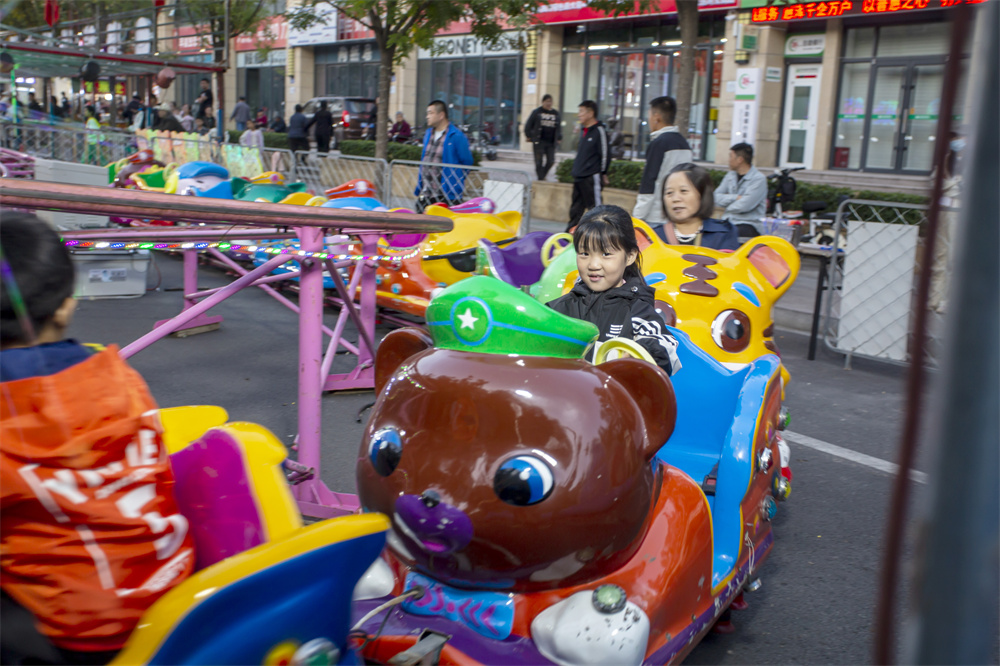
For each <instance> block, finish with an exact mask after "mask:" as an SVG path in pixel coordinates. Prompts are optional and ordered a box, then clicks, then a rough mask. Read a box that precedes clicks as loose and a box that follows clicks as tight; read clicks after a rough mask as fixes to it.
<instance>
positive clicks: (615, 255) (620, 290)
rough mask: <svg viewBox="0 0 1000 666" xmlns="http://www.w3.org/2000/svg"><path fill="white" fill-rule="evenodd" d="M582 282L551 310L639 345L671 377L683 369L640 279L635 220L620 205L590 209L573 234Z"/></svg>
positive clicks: (602, 333) (648, 289)
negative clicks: (633, 222) (587, 322)
mask: <svg viewBox="0 0 1000 666" xmlns="http://www.w3.org/2000/svg"><path fill="white" fill-rule="evenodd" d="M573 247H574V248H575V249H576V267H577V270H579V272H580V279H579V280H578V281H577V283H576V285H574V286H573V289H572V291H570V292H569V293H568V294H566V295H564V296H561V297H559V298H557V299H555V300H554V301H551V302H550V303H549V304H548V305H549V307H551V308H552V309H554V310H555V311H556V312H561V313H562V314H564V315H568V316H570V317H575V318H576V319H583V320H585V321H589V322H591V323H592V324H594V325H596V326H597V328H598V330H599V331H600V337H599V338H598V342H603V341H605V340H608V339H610V338H616V337H617V338H628V339H630V340H635V341H636V342H637V343H638V344H640V345H642V347H643V348H644V349H645V350H646V351H648V352H649V354H650V355H651V356H652V357H653V359H654V360H655V361H656V364H657V365H659V366H660V367H661V368H663V370H665V371H666V373H667V374H668V375H672V374H673V373H675V372H676V371H677V370H679V369H680V367H681V363H680V360H679V359H678V358H677V340H676V339H674V337H673V336H672V335H670V333H669V332H667V330H666V328H665V327H664V324H663V320H662V319H661V318H660V316H659V315H658V314H657V313H656V309H655V308H654V304H653V303H654V299H653V295H654V293H655V291H654V290H653V288H652V287H650V286H649V285H647V284H646V280H645V279H644V278H643V277H642V265H641V264H642V258H641V257H640V255H639V246H638V244H637V243H636V240H635V229H634V227H633V226H632V216H631V215H629V214H628V211H626V210H625V209H623V208H619V207H618V206H597V207H595V208H593V209H591V210H590V211H589V212H588V213H587V214H586V215H584V216H583V219H581V220H580V224H579V225H577V227H576V231H575V232H574V233H573Z"/></svg>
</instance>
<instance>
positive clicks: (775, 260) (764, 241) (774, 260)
mask: <svg viewBox="0 0 1000 666" xmlns="http://www.w3.org/2000/svg"><path fill="white" fill-rule="evenodd" d="M736 254H737V255H743V256H745V257H746V260H747V261H748V262H749V263H750V265H751V266H753V268H754V271H755V272H757V273H758V274H759V275H760V276H761V277H763V278H764V280H765V281H766V282H767V284H768V285H770V287H771V288H772V289H773V290H774V292H773V293H774V298H775V299H777V298H779V297H781V295H782V294H784V293H785V292H786V291H788V288H789V287H791V286H792V283H793V282H795V278H796V277H797V276H798V274H799V266H800V265H801V260H800V258H799V253H798V252H797V251H796V249H795V248H794V247H793V246H792V244H791V243H789V242H788V241H786V240H785V239H784V238H778V237H777V236H757V237H756V238H753V239H751V240H749V241H747V242H746V243H744V244H743V246H742V247H740V249H739V250H737V251H736Z"/></svg>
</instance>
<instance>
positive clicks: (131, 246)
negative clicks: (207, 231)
mask: <svg viewBox="0 0 1000 666" xmlns="http://www.w3.org/2000/svg"><path fill="white" fill-rule="evenodd" d="M64 243H65V244H66V247H68V248H73V249H74V250H211V249H215V250H222V251H225V250H236V251H238V252H248V253H249V252H264V253H266V254H290V255H293V256H296V257H305V258H307V259H308V258H311V257H315V258H317V259H333V260H334V261H348V260H350V261H402V260H404V259H410V258H411V257H415V256H417V254H419V253H420V248H413V249H412V250H411V251H410V252H408V253H405V254H375V255H358V254H333V253H331V252H307V251H306V250H296V249H294V248H291V247H268V246H265V245H240V244H237V243H225V242H212V243H208V242H197V243H192V242H188V243H148V242H146V243H125V242H109V241H77V240H68V241H64Z"/></svg>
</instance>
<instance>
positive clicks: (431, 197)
mask: <svg viewBox="0 0 1000 666" xmlns="http://www.w3.org/2000/svg"><path fill="white" fill-rule="evenodd" d="M420 161H421V162H424V165H423V166H421V167H420V175H419V176H417V188H416V189H415V190H414V191H413V194H414V195H416V197H417V204H416V206H417V212H418V213H422V212H423V211H424V208H426V207H427V206H430V205H432V204H435V203H446V204H448V205H452V204H457V203H459V202H460V201H461V200H462V193H463V192H464V191H465V172H466V170H465V169H462V168H460V167H458V168H456V167H441V166H437V165H439V164H456V165H465V166H472V162H473V160H472V151H470V150H469V139H468V138H466V136H465V132H463V131H462V130H460V129H459V128H458V127H456V126H455V125H452V124H451V123H450V122H449V121H448V105H447V104H445V103H444V102H442V101H441V100H439V99H436V100H434V101H433V102H431V103H430V104H428V105H427V132H426V133H424V150H423V153H422V154H421V156H420Z"/></svg>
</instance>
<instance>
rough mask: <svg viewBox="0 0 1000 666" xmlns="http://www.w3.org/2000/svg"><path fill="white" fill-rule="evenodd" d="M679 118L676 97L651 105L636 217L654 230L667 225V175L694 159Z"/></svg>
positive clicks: (635, 211)
mask: <svg viewBox="0 0 1000 666" xmlns="http://www.w3.org/2000/svg"><path fill="white" fill-rule="evenodd" d="M676 115H677V102H675V101H674V98H673V97H666V96H664V97H657V98H656V99H654V100H653V101H651V102H650V103H649V129H650V130H652V131H651V132H650V135H649V138H650V142H649V146H647V147H646V166H645V167H644V168H643V170H642V183H640V185H639V196H637V197H636V199H635V208H633V209H632V217H634V218H636V219H639V220H642V221H643V222H645V223H646V224H648V225H650V226H651V227H653V229H654V230H656V229H657V227H662V226H663V223H664V222H666V220H664V219H663V182H664V181H665V180H666V178H667V174H669V173H670V172H671V170H673V168H674V167H675V166H677V165H678V164H684V163H685V162H690V161H691V159H692V153H691V146H690V145H688V142H687V139H685V138H684V136H683V135H682V134H681V133H680V131H679V130H678V129H677V127H676V126H675V125H674V118H675V116H676Z"/></svg>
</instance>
